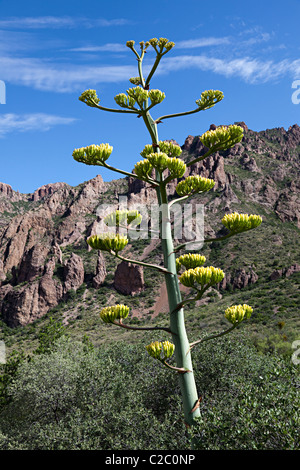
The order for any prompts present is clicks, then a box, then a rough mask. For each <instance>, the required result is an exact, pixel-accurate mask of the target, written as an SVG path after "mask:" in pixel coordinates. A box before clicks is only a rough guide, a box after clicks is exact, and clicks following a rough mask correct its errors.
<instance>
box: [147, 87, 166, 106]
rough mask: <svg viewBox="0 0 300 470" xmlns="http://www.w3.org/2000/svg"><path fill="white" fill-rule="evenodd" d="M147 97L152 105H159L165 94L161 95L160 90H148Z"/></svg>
mask: <svg viewBox="0 0 300 470" xmlns="http://www.w3.org/2000/svg"><path fill="white" fill-rule="evenodd" d="M148 96H149V98H150V100H151V103H152V104H159V103H161V102H162V101H163V100H164V99H165V97H166V95H165V93H163V92H162V91H160V90H149V92H148Z"/></svg>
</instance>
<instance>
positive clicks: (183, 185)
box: [73, 38, 262, 426]
mask: <svg viewBox="0 0 300 470" xmlns="http://www.w3.org/2000/svg"><path fill="white" fill-rule="evenodd" d="M126 45H127V46H128V47H129V49H130V50H131V51H132V52H133V53H134V55H135V56H136V58H137V62H138V76H137V77H133V78H130V83H131V84H132V85H134V86H133V87H131V88H129V89H128V90H127V92H126V93H120V94H118V95H117V96H116V97H115V102H116V103H117V105H118V106H119V108H116V109H115V108H113V109H112V108H107V107H104V106H102V105H100V99H99V98H98V96H97V93H96V91H95V90H86V91H85V92H83V93H82V94H81V96H80V97H79V100H80V101H82V102H84V103H86V104H87V105H88V106H90V107H93V108H97V109H100V110H103V111H108V112H116V113H127V114H133V115H136V116H137V117H139V118H142V120H143V121H144V124H145V126H146V128H147V130H148V132H149V135H150V139H151V144H147V145H146V146H145V148H144V149H143V151H142V152H141V156H142V160H141V161H139V162H137V163H136V165H135V167H134V172H132V173H130V172H127V171H124V170H120V169H117V168H115V167H113V166H111V165H109V164H108V163H107V160H108V158H109V157H110V155H111V153H112V150H113V149H112V147H111V146H110V145H109V144H100V145H90V146H88V147H84V148H79V149H75V150H74V152H73V157H74V159H75V160H76V161H78V162H82V163H84V164H87V165H98V166H103V167H104V168H108V169H110V170H112V171H116V172H118V173H121V174H123V175H126V176H131V177H132V178H138V179H141V180H143V181H145V182H148V183H150V184H151V185H152V186H153V187H154V188H155V189H156V194H157V199H158V203H159V205H160V206H161V207H163V210H162V214H161V217H160V227H159V232H160V240H161V247H162V253H163V260H164V265H163V266H158V265H153V264H149V263H145V262H142V261H138V260H134V259H128V258H125V257H123V256H122V255H121V254H120V252H121V251H122V250H123V248H125V246H126V245H127V243H128V239H127V236H125V235H120V233H119V232H118V231H116V233H110V234H107V233H104V234H100V235H93V236H91V237H90V238H89V239H88V240H87V242H88V244H89V245H90V246H91V247H92V248H94V249H96V250H104V251H107V252H108V253H110V254H112V255H113V256H116V257H117V258H118V259H121V260H125V261H128V262H131V263H137V264H140V265H142V266H145V267H148V268H150V269H154V270H157V271H158V272H161V273H163V274H164V276H165V282H166V287H167V292H168V303H169V324H168V325H167V326H166V327H137V326H132V325H129V324H126V323H124V322H123V320H126V318H127V317H128V314H129V308H128V307H126V306H125V305H116V306H107V307H105V308H103V309H102V310H101V312H100V317H101V319H102V320H103V321H104V322H105V323H112V324H114V325H117V326H119V327H122V328H127V329H132V330H137V329H139V330H140V329H143V330H162V331H164V334H168V335H171V338H172V342H170V341H169V340H165V341H162V342H160V341H154V342H153V343H150V344H149V345H147V346H146V350H147V351H148V353H149V355H150V356H151V357H153V358H154V359H156V360H158V361H159V362H160V363H161V364H163V365H164V366H166V367H168V368H169V369H170V370H172V371H175V373H177V374H178V378H179V382H180V388H181V394H182V401H183V410H184V418H185V422H186V425H187V426H192V425H193V424H194V423H195V422H196V419H197V418H198V417H199V416H200V409H199V403H200V399H199V397H198V394H197V388H196V384H195V379H194V373H193V365H192V358H191V350H192V348H193V347H194V346H195V345H197V344H199V343H201V342H203V341H207V340H208V339H213V338H216V337H218V336H222V335H224V334H226V333H229V332H230V331H232V330H233V329H234V328H236V327H237V326H238V325H239V324H240V323H241V321H243V320H244V319H246V318H249V316H250V315H251V313H252V308H251V307H250V306H248V305H234V306H230V307H228V308H227V310H226V311H225V318H226V319H227V320H228V321H229V323H230V327H229V328H228V329H227V330H225V331H222V332H220V333H217V334H214V335H211V336H205V337H204V338H202V339H200V340H198V341H195V342H194V343H190V342H189V340H188V336H187V332H186V328H185V320H184V306H185V304H186V303H187V302H191V301H196V300H198V299H200V298H201V296H202V295H203V294H204V292H205V291H206V290H207V289H209V288H210V287H211V286H214V285H216V284H218V283H219V282H221V281H222V279H223V278H224V272H223V271H222V270H221V269H219V268H215V267H213V266H208V267H204V266H203V265H204V264H205V261H206V259H205V256H202V255H199V254H198V253H194V254H192V253H188V254H183V255H180V256H179V257H177V258H176V256H177V253H178V252H179V251H180V250H182V249H184V248H185V247H186V243H185V244H183V245H177V246H174V243H173V238H172V230H171V228H172V227H171V219H170V206H171V205H172V203H173V202H174V201H171V202H169V201H168V196H167V185H168V183H169V182H170V181H172V180H178V179H180V181H179V182H177V187H176V191H177V194H178V196H179V198H178V199H177V201H179V200H185V199H188V198H189V197H190V196H192V195H194V194H199V193H200V194H201V193H203V192H205V191H209V190H210V189H211V188H213V186H214V184H215V182H214V181H213V180H211V179H208V178H203V177H201V176H187V177H186V178H184V175H185V173H186V170H187V167H189V166H191V165H193V164H194V163H196V162H198V161H200V160H203V159H205V158H207V157H208V156H209V155H211V154H213V153H215V152H216V151H222V150H226V149H228V148H230V147H232V146H233V145H235V144H236V143H238V142H240V141H241V139H242V137H243V129H242V128H241V127H240V126H236V125H231V126H228V127H225V126H222V127H217V128H216V129H215V130H210V131H207V132H205V133H204V134H203V135H202V136H201V137H200V140H201V141H202V143H203V145H204V146H205V147H206V149H207V150H206V153H205V154H204V155H201V156H199V157H196V158H195V159H194V160H192V161H189V162H188V163H185V162H184V161H183V160H182V159H181V158H180V155H181V148H180V147H179V146H178V145H175V144H173V143H170V142H163V141H160V140H159V137H158V131H157V125H158V124H159V123H160V122H162V121H165V120H167V119H170V118H173V117H180V116H186V115H190V114H194V113H197V112H200V111H204V110H206V109H209V108H211V107H213V106H215V104H217V103H218V102H219V101H221V100H222V99H223V93H222V92H221V91H219V90H207V91H204V92H203V93H202V94H201V96H200V99H197V100H196V107H195V108H194V109H192V110H191V111H185V112H180V113H176V114H168V115H164V116H160V117H159V118H157V119H153V117H152V116H151V114H150V110H152V108H154V107H155V106H156V105H158V104H159V103H161V102H162V101H163V100H164V99H165V93H163V92H162V91H160V90H157V89H155V90H152V89H150V81H151V79H152V77H153V75H154V73H155V71H156V69H157V67H158V66H159V63H160V61H161V59H162V57H163V56H164V55H165V54H166V53H167V52H169V51H170V50H171V49H172V48H173V47H174V43H173V42H170V41H169V40H168V39H165V38H160V39H156V38H153V39H150V40H149V41H147V42H143V41H142V42H140V44H139V45H140V50H139V51H138V50H137V49H136V47H135V42H134V41H128V42H127V44H126ZM149 47H151V48H153V49H154V51H155V54H156V57H155V61H154V63H153V66H152V68H151V70H150V72H149V74H148V76H147V77H144V74H143V70H142V65H143V59H144V55H145V52H146V50H147V49H148V48H149ZM182 178H183V179H182ZM105 222H106V224H107V225H108V226H113V225H114V226H115V224H117V226H118V227H119V228H120V227H124V226H125V227H126V226H127V227H129V228H130V226H131V224H133V225H135V226H136V225H138V224H139V223H140V222H141V216H140V214H138V213H137V212H134V211H116V212H115V213H114V214H110V215H108V216H107V217H106V218H105ZM261 222H262V220H261V217H260V216H257V215H248V214H238V213H233V214H228V215H225V216H224V218H223V219H222V223H223V225H224V226H225V227H226V228H227V230H228V233H227V234H226V235H224V236H222V237H219V238H217V239H207V240H204V241H205V242H210V241H215V240H223V239H225V238H228V237H231V236H233V235H236V234H239V233H241V232H245V231H248V230H250V229H253V228H255V227H258V226H259V225H260V223H261ZM180 284H182V285H183V286H186V287H188V288H189V289H190V291H191V293H192V294H188V295H187V296H186V297H185V298H182V295H181V291H180ZM169 337H170V336H169ZM173 354H174V356H175V364H176V365H172V364H170V363H169V362H168V360H169V359H170V358H171V357H172V356H173Z"/></svg>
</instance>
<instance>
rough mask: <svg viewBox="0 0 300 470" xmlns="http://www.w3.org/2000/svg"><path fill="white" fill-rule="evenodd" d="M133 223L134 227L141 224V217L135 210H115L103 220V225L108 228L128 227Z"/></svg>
mask: <svg viewBox="0 0 300 470" xmlns="http://www.w3.org/2000/svg"><path fill="white" fill-rule="evenodd" d="M133 221H134V225H139V224H140V223H141V222H142V216H141V214H140V213H139V211H137V210H116V211H115V212H112V213H111V214H109V215H107V216H106V217H105V218H104V223H105V224H106V225H107V226H108V227H116V226H120V225H126V226H128V225H130V224H131V223H132V222H133Z"/></svg>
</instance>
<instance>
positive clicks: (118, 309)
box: [100, 304, 129, 323]
mask: <svg viewBox="0 0 300 470" xmlns="http://www.w3.org/2000/svg"><path fill="white" fill-rule="evenodd" d="M128 314H129V307H127V305H123V304H117V305H114V306H113V307H104V308H103V309H102V310H101V311H100V318H101V320H102V321H104V323H113V322H114V321H115V320H121V319H124V318H127V317H128Z"/></svg>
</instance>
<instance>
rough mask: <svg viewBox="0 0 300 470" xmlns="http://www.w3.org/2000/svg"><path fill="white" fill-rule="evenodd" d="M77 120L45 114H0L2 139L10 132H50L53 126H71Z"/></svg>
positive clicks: (0, 134) (0, 135)
mask: <svg viewBox="0 0 300 470" xmlns="http://www.w3.org/2000/svg"><path fill="white" fill-rule="evenodd" d="M74 121H76V119H75V118H66V117H61V116H55V115H51V114H44V113H32V114H22V115H20V114H13V113H9V114H0V137H4V136H5V135H6V134H8V133H10V132H28V131H35V130H38V131H48V130H49V129H51V128H52V127H53V126H58V125H65V124H71V123H72V122H74Z"/></svg>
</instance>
